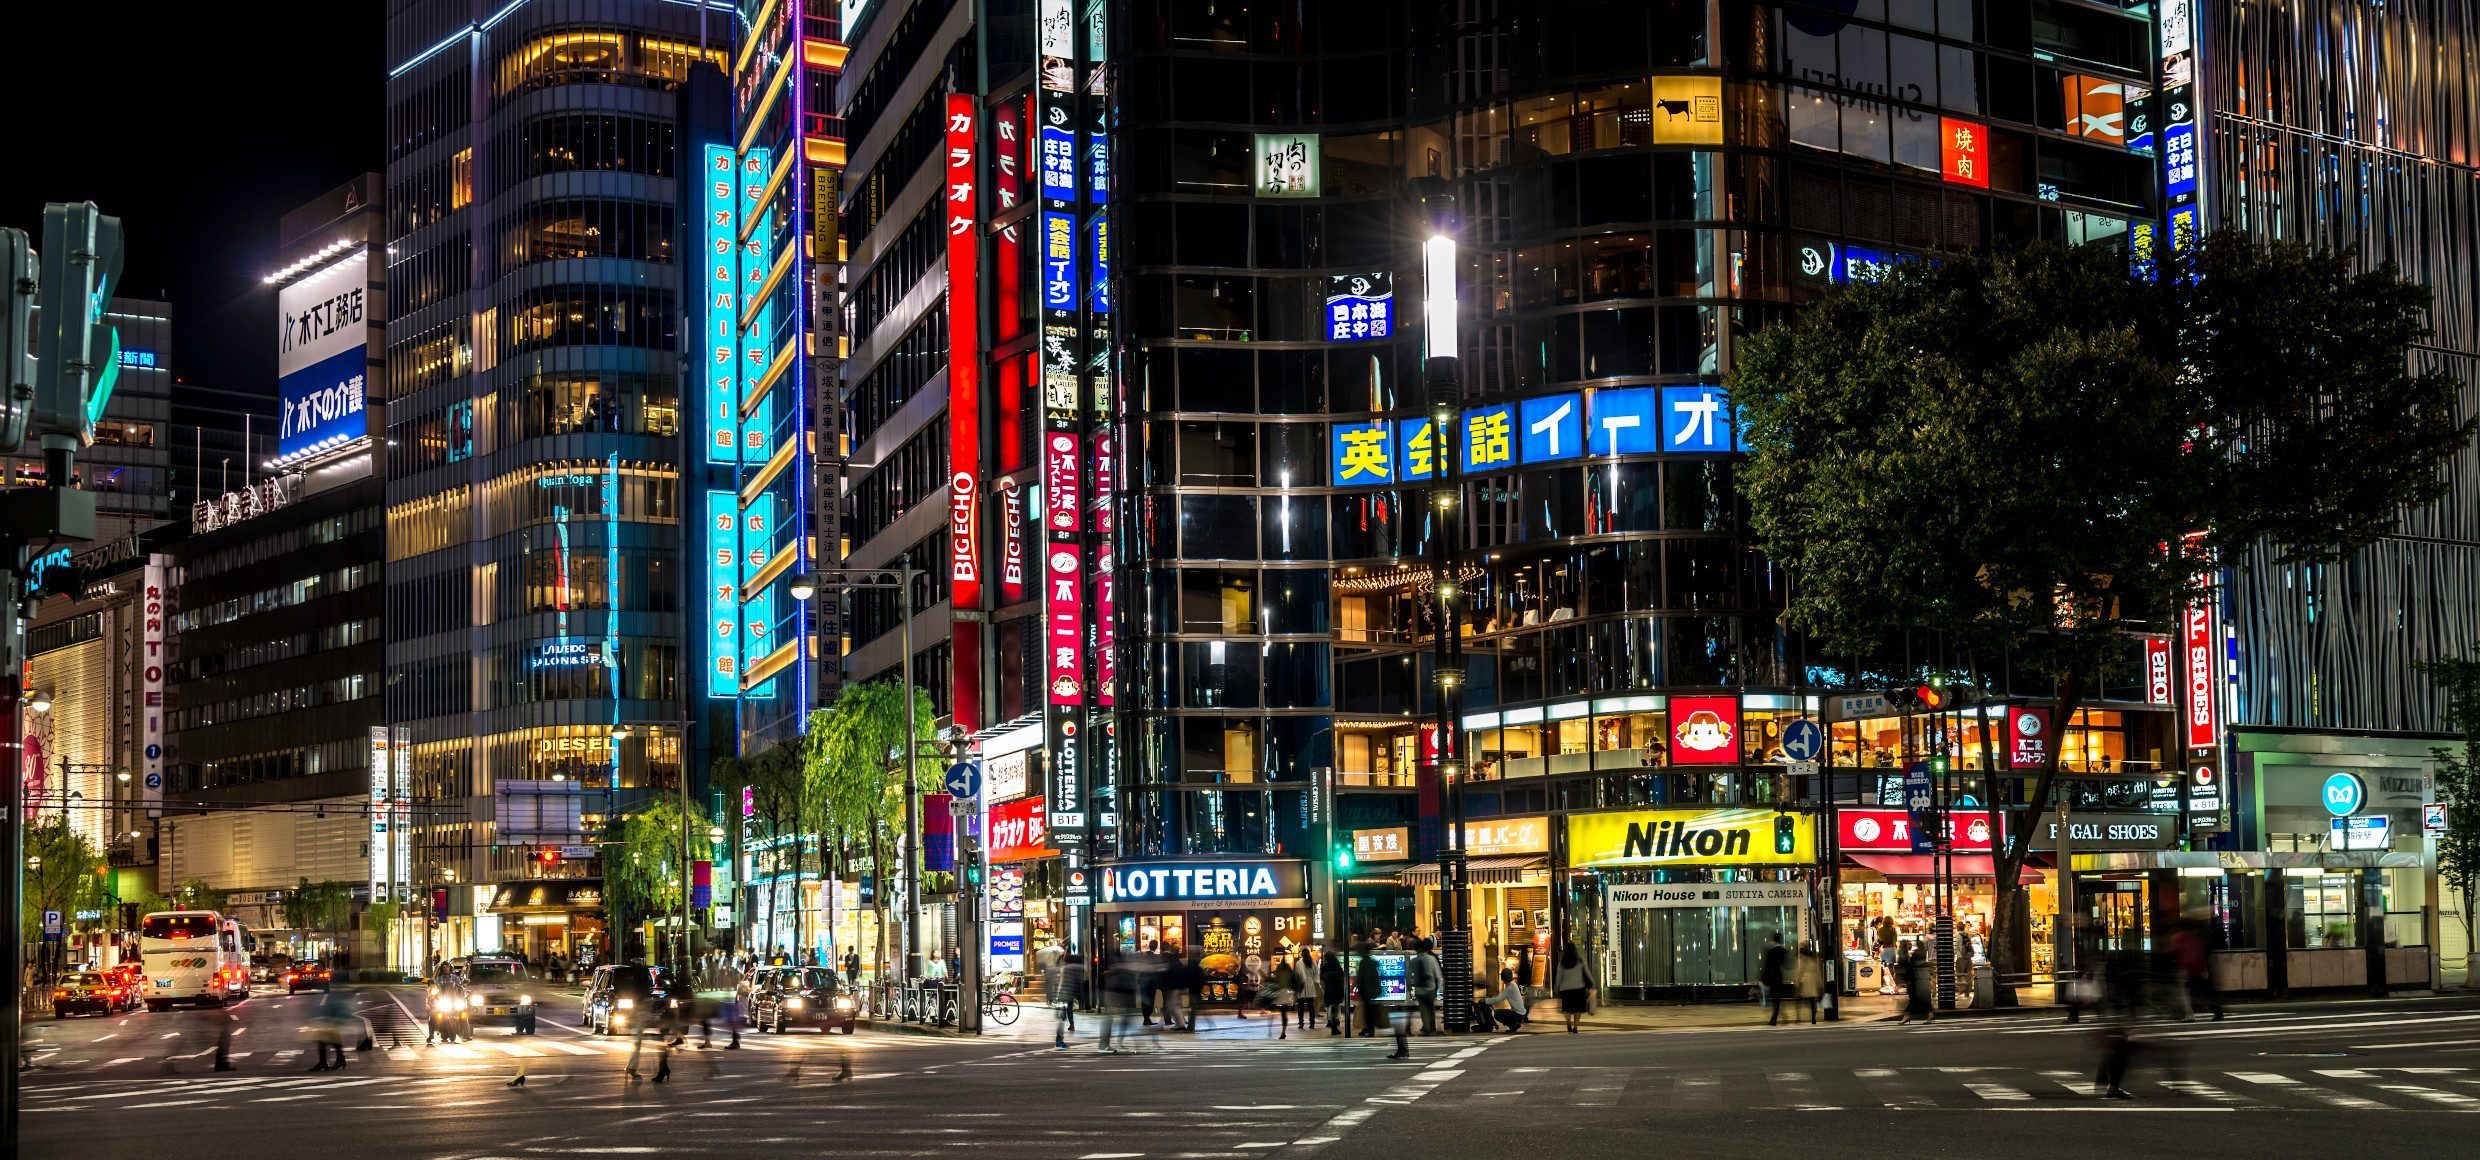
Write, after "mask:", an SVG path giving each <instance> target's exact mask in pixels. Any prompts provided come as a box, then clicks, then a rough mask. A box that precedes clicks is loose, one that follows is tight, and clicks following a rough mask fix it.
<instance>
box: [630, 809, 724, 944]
mask: <svg viewBox="0 0 2480 1160" xmlns="http://www.w3.org/2000/svg"><path fill="white" fill-rule="evenodd" d="M710 824H711V823H710V822H709V821H708V820H707V817H706V811H705V809H704V808H703V807H702V806H699V805H697V804H696V803H691V804H690V806H689V808H688V809H687V810H686V811H683V810H682V808H681V804H680V801H679V799H677V798H676V797H674V796H672V795H670V794H658V795H656V796H654V797H651V798H648V799H646V801H645V802H644V803H643V804H642V805H640V806H638V807H637V808H636V809H634V810H632V811H631V812H630V813H629V814H628V815H627V816H626V817H625V818H623V819H621V821H620V823H619V826H618V832H617V834H616V835H614V836H613V840H612V841H611V843H610V844H609V845H608V847H607V848H606V850H605V852H604V856H603V902H604V906H605V907H606V910H607V913H609V914H610V915H612V916H613V920H614V923H613V925H614V929H615V933H617V932H618V930H619V929H620V927H621V924H622V923H634V922H642V921H645V920H647V919H651V918H659V917H662V916H664V915H676V914H678V913H680V904H681V892H682V891H683V890H684V889H686V888H687V879H688V871H687V868H686V867H684V866H683V865H682V864H681V848H682V843H683V841H684V840H685V841H687V842H688V843H689V844H690V846H691V848H692V849H696V850H702V849H704V848H705V846H706V841H707V837H706V830H707V827H708V826H709V825H710ZM621 945H623V946H625V945H626V944H625V942H623V943H622V944H621Z"/></svg>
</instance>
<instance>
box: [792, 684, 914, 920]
mask: <svg viewBox="0 0 2480 1160" xmlns="http://www.w3.org/2000/svg"><path fill="white" fill-rule="evenodd" d="M911 694H912V695H911V697H910V698H907V697H906V696H905V690H904V689H903V687H902V686H901V685H900V684H899V683H897V682H894V681H861V682H855V683H852V684H848V685H845V686H844V687H843V688H842V689H841V690H839V691H838V692H837V693H836V697H835V703H834V704H832V705H830V706H828V707H827V708H825V709H820V710H816V711H814V712H812V713H811V714H810V728H809V736H810V745H809V748H808V749H807V750H806V751H805V753H804V759H805V760H804V769H803V773H804V778H803V781H804V785H805V786H806V794H805V796H806V797H807V798H808V799H809V800H811V801H813V802H814V803H816V808H817V811H818V816H819V817H820V818H821V819H822V820H823V821H824V823H825V824H826V825H827V826H828V827H830V828H832V829H833V830H834V832H836V833H837V834H839V835H843V836H845V839H846V840H848V841H852V842H854V843H855V844H857V845H861V846H864V847H865V848H866V849H867V850H868V851H869V864H870V873H871V874H873V875H874V876H876V877H877V878H878V879H879V882H878V890H877V896H876V908H877V910H878V911H879V914H880V920H879V923H878V943H879V945H878V961H879V962H881V963H884V962H886V961H887V937H888V929H887V926H888V924H887V922H886V919H885V913H886V910H887V906H888V903H889V902H890V901H891V895H892V893H893V889H892V888H893V886H894V879H895V878H897V877H899V875H896V874H891V873H890V868H889V866H888V861H889V859H888V857H887V848H888V846H889V845H890V844H891V840H892V838H893V837H894V834H893V831H892V830H891V828H890V827H891V826H892V825H894V824H896V823H897V822H899V821H901V819H902V817H903V810H904V798H903V793H904V784H903V774H902V772H901V771H902V770H903V768H904V761H903V754H904V752H905V747H906V746H908V745H910V746H914V747H916V751H917V752H920V753H924V754H926V753H927V752H929V751H928V750H927V748H926V746H927V744H928V741H929V738H930V737H931V736H932V735H934V734H935V733H936V732H937V729H938V713H937V710H936V709H935V708H934V707H933V703H932V701H931V700H930V694H929V693H928V692H927V691H925V690H923V689H920V688H914V689H912V690H911ZM908 700H909V701H910V702H911V705H910V708H911V712H910V713H909V714H908V713H907V712H906V708H907V705H906V702H907V701H908ZM916 765H917V767H918V770H919V773H920V777H919V779H918V784H916V785H915V786H914V787H913V792H915V793H921V792H927V791H935V790H936V789H937V788H938V784H939V767H938V763H937V762H936V761H918V762H916ZM856 834H858V835H860V837H859V838H857V839H855V838H853V837H852V835H856Z"/></svg>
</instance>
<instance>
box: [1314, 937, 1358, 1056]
mask: <svg viewBox="0 0 2480 1160" xmlns="http://www.w3.org/2000/svg"><path fill="white" fill-rule="evenodd" d="M1343 959H1344V954H1343V944H1341V943H1337V944H1335V945H1334V946H1331V947H1328V948H1326V953H1325V954H1324V955H1321V956H1319V957H1318V998H1319V999H1322V1000H1324V1001H1325V1003H1326V1035H1327V1037H1328V1038H1330V1039H1331V1038H1333V1037H1335V1036H1337V1035H1349V1034H1351V1033H1352V1027H1351V1012H1350V1008H1349V1004H1350V1003H1351V1001H1352V980H1351V978H1350V977H1349V976H1347V975H1345V974H1344V973H1343Z"/></svg>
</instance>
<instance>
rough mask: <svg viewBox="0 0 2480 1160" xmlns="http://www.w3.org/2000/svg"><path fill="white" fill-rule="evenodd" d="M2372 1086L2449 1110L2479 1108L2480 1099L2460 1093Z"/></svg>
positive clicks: (2409, 1086)
mask: <svg viewBox="0 0 2480 1160" xmlns="http://www.w3.org/2000/svg"><path fill="white" fill-rule="evenodd" d="M2373 1086H2375V1087H2376V1088H2378V1089H2379V1090H2382V1091H2389V1092H2393V1093H2395V1094H2396V1095H2406V1096H2417V1097H2419V1098H2420V1099H2424V1100H2427V1101H2428V1102H2430V1103H2432V1104H2444V1105H2446V1106H2447V1107H2451V1108H2480V1099H2474V1098H2473V1097H2471V1096H2467V1095H2464V1094H2462V1093H2461V1092H2447V1091H2439V1090H2437V1089H2436V1088H2432V1087H2421V1086H2420V1085H2418V1084H2415V1083H2380V1084H2376V1085H2373Z"/></svg>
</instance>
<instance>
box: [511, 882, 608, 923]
mask: <svg viewBox="0 0 2480 1160" xmlns="http://www.w3.org/2000/svg"><path fill="white" fill-rule="evenodd" d="M602 906H603V880H602V879H600V878H559V879H546V880H543V881H540V882H504V883H501V884H500V885H499V886H497V887H494V888H493V889H492V891H491V907H490V910H491V913H493V914H507V913H513V912H519V911H534V912H536V913H541V912H545V911H553V910H561V911H575V910H600V909H602Z"/></svg>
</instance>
